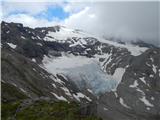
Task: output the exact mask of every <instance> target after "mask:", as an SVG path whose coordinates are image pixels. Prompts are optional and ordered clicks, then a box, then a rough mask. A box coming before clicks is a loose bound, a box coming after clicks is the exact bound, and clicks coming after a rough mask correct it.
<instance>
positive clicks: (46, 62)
mask: <svg viewBox="0 0 160 120" xmlns="http://www.w3.org/2000/svg"><path fill="white" fill-rule="evenodd" d="M43 67H44V68H45V69H46V70H47V71H48V72H49V73H51V74H54V75H55V74H63V75H65V76H66V77H67V78H69V79H70V80H72V81H74V83H76V85H77V86H78V87H79V89H80V90H81V89H88V88H89V89H91V90H92V91H93V93H94V94H96V95H97V94H101V93H104V92H109V91H112V90H116V87H117V86H118V84H119V82H120V79H119V78H116V77H114V75H108V74H107V73H106V72H104V71H103V70H102V67H101V66H100V63H99V62H98V59H97V58H87V57H85V56H74V55H72V54H63V55H62V56H61V57H53V56H52V57H51V56H50V57H47V56H45V57H44V59H43ZM123 73H124V72H123ZM123 73H121V74H122V76H123ZM115 74H117V73H115Z"/></svg>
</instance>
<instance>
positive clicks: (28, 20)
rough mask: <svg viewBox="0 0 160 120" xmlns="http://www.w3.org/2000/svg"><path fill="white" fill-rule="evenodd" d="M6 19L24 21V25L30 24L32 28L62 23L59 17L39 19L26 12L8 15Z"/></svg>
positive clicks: (8, 20)
mask: <svg viewBox="0 0 160 120" xmlns="http://www.w3.org/2000/svg"><path fill="white" fill-rule="evenodd" d="M4 21H7V22H15V23H17V22H18V23H23V25H24V26H29V27H32V28H35V27H44V26H54V25H57V24H59V23H60V22H59V19H58V18H54V20H52V21H48V20H46V19H42V18H41V19H37V18H35V17H33V16H31V15H26V14H16V15H11V16H9V17H7V18H6V19H4Z"/></svg>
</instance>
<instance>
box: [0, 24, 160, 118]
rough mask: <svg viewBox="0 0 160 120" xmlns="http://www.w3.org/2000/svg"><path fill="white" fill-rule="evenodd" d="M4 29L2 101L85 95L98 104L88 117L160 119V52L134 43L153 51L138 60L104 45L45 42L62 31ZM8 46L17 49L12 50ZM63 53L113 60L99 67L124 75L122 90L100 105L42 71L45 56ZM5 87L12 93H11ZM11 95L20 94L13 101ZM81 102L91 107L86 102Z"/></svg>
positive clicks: (101, 99)
mask: <svg viewBox="0 0 160 120" xmlns="http://www.w3.org/2000/svg"><path fill="white" fill-rule="evenodd" d="M1 26H2V41H1V44H2V45H1V47H2V59H1V61H2V100H4V101H10V100H15V99H19V98H20V99H22V98H23V99H26V98H32V99H36V98H43V97H44V98H49V99H54V100H57V99H58V98H57V97H59V99H63V100H64V98H65V99H66V100H68V101H78V100H77V99H76V98H75V97H74V96H75V95H78V94H77V93H79V92H81V93H83V94H84V95H86V96H88V97H89V98H90V99H91V100H92V101H93V104H92V103H91V104H90V105H89V106H87V107H85V109H83V110H84V111H82V114H84V115H85V114H92V113H93V114H95V113H96V114H97V115H99V116H100V117H102V118H103V119H104V120H159V119H160V112H159V111H160V48H156V47H155V46H151V45H148V44H145V43H142V42H140V43H134V44H136V45H139V46H143V47H144V46H145V47H148V50H147V51H145V52H144V53H142V54H141V55H138V56H133V55H132V54H131V52H130V51H129V50H128V49H127V48H123V47H117V46H114V45H111V44H107V43H103V42H100V41H99V40H98V39H97V38H93V37H84V38H82V37H76V36H75V37H71V38H67V40H65V41H63V40H61V41H45V40H44V38H45V37H46V35H47V34H48V32H55V33H56V32H59V31H60V30H61V26H54V27H43V28H35V29H32V28H28V27H23V25H22V24H17V23H5V22H2V23H1ZM74 32H76V33H78V32H79V31H74ZM52 39H55V38H52ZM83 41H85V43H83ZM9 43H11V44H14V45H16V47H15V48H12V47H11V46H10V45H9ZM13 47H14V46H13ZM63 53H68V54H73V55H75V56H86V57H87V58H95V57H96V56H97V55H104V54H105V55H106V54H107V55H108V56H109V57H106V56H101V57H99V64H101V67H102V70H103V71H104V72H106V74H108V75H114V74H115V72H116V70H117V69H118V68H123V69H125V72H124V74H123V76H122V79H121V81H120V83H119V85H118V87H117V89H116V90H114V91H111V92H107V93H104V94H102V95H101V96H99V99H98V100H97V98H96V97H95V96H94V95H93V94H92V93H90V92H88V91H87V90H86V89H83V90H79V89H78V88H79V87H77V86H76V84H75V83H74V82H73V81H71V80H69V79H68V78H67V77H66V76H64V75H62V74H55V75H51V74H50V73H48V72H47V71H46V70H45V69H44V68H43V67H42V66H40V65H41V63H42V60H43V58H44V56H48V57H49V56H51V57H53V56H54V57H59V56H62V54H63ZM6 86H9V88H11V89H9V90H8V89H6ZM64 89H65V90H64ZM66 89H67V90H66ZM11 90H14V91H18V92H17V94H16V95H11V92H10V91H11ZM66 91H69V92H66ZM55 94H56V95H57V96H56V95H55ZM68 94H70V95H68ZM78 102H81V103H86V102H90V101H89V100H88V99H87V98H85V97H84V98H81V99H80V101H78ZM92 108H93V109H92Z"/></svg>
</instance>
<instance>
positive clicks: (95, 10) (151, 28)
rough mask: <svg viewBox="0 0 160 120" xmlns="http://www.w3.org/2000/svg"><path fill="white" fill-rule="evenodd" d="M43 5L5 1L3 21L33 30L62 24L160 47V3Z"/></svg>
mask: <svg viewBox="0 0 160 120" xmlns="http://www.w3.org/2000/svg"><path fill="white" fill-rule="evenodd" d="M33 1H34V2H33ZM39 1H41V2H37V0H32V2H19V1H18V0H13V2H11V0H10V1H8V2H7V0H5V1H3V2H2V3H1V4H2V6H1V8H2V13H3V20H5V21H8V22H20V23H23V24H24V25H25V26H30V27H41V26H54V25H56V24H61V25H64V26H67V27H69V28H75V29H82V30H84V31H87V32H89V33H92V34H96V35H99V36H102V35H103V36H106V37H111V36H113V37H117V38H121V39H122V40H125V41H130V40H136V39H142V40H144V41H146V42H150V43H153V44H160V38H159V29H158V28H159V27H160V25H159V23H158V22H159V18H160V17H159V16H160V15H159V14H160V9H159V5H160V3H158V2H136V1H132V2H124V1H123V2H122V1H121V2H116V1H114V2H110V1H104V0H101V1H100V2H98V1H96V2H93V0H92V2H90V1H91V0H90V1H88V2H72V0H69V1H70V2H68V1H65V2H64V1H63V0H62V1H61V0H58V2H51V1H50V0H39ZM52 1H53V0H52Z"/></svg>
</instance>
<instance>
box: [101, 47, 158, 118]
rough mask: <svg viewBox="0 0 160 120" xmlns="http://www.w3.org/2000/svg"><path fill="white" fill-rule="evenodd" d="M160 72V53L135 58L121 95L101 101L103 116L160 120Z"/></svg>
mask: <svg viewBox="0 0 160 120" xmlns="http://www.w3.org/2000/svg"><path fill="white" fill-rule="evenodd" d="M155 66H156V67H155ZM159 69H160V49H149V50H148V51H146V52H145V53H143V54H142V55H141V56H138V57H134V58H133V60H132V62H131V63H130V65H129V67H127V69H126V72H125V74H124V75H123V78H122V81H121V83H120V84H119V86H118V88H117V91H115V92H110V93H106V94H104V95H102V96H101V97H100V99H99V106H98V109H99V110H98V112H99V115H103V117H104V119H107V118H110V119H112V120H117V118H118V120H137V119H138V120H158V119H160V112H159V111H160V91H159V82H158V81H160V76H159V75H158V74H159V72H158V70H159ZM104 108H107V110H105V111H104V110H103V109H104Z"/></svg>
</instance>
